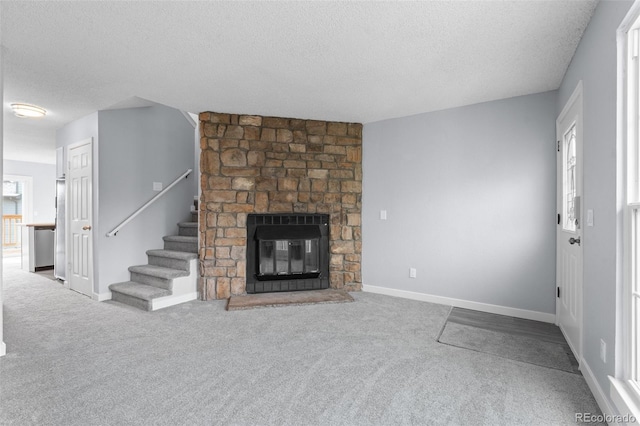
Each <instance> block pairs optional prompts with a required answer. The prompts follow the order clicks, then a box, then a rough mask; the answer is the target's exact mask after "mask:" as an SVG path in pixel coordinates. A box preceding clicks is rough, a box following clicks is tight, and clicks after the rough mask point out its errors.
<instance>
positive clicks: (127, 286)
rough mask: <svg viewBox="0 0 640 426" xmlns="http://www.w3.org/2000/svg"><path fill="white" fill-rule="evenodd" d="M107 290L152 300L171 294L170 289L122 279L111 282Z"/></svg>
mask: <svg viewBox="0 0 640 426" xmlns="http://www.w3.org/2000/svg"><path fill="white" fill-rule="evenodd" d="M109 290H111V291H116V292H118V293H122V294H126V295H127V296H131V297H135V298H138V299H142V300H152V299H155V298H158V297H163V296H170V295H171V294H172V292H171V290H165V289H163V288H158V287H154V286H151V285H146V284H140V283H137V282H135V281H124V282H121V283H115V284H111V285H110V286H109Z"/></svg>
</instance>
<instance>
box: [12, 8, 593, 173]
mask: <svg viewBox="0 0 640 426" xmlns="http://www.w3.org/2000/svg"><path fill="white" fill-rule="evenodd" d="M596 3H597V2H596V1H579V0H578V1H576V0H572V1H563V0H554V1H541V0H536V1H528V0H518V1H485V0H476V1H422V2H344V1H343V2H324V1H323V2H311V1H307V2H213V1H200V2H190V1H163V2H150V1H134V2H126V1H125V2H122V1H118V2H106V1H84V2H59V1H48V2H36V1H24V2H12V1H1V2H0V8H1V9H0V12H1V15H2V16H1V20H2V21H1V30H2V44H3V46H4V65H5V68H4V70H5V76H4V77H5V78H4V80H5V89H4V101H5V102H4V117H5V158H12V159H23V160H30V161H43V162H44V161H48V162H53V161H54V155H53V151H52V150H53V148H54V144H55V142H54V140H55V130H56V129H57V128H59V127H61V126H62V125H64V124H66V123H68V122H70V121H73V120H75V119H77V118H79V117H82V116H84V115H86V114H89V113H92V112H94V111H96V110H100V109H105V108H107V107H110V106H112V105H115V104H119V103H122V102H124V103H125V104H126V103H127V102H129V101H128V100H130V99H132V98H134V97H138V98H143V99H147V100H150V101H153V102H158V103H162V104H166V105H170V106H173V107H175V108H179V109H182V110H185V111H189V112H193V113H198V112H200V111H206V110H213V111H219V112H237V113H248V114H260V115H275V116H285V117H300V118H315V119H322V120H338V121H357V122H363V123H367V122H372V121H377V120H382V119H387V118H393V117H400V116H406V115H412V114H418V113H422V112H427V111H434V110H439V109H445V108H450V107H456V106H461V105H468V104H473V103H478V102H484V101H489V100H494V99H502V98H508V97H513V96H519V95H524V94H530V93H536V92H542V91H547V90H554V89H557V88H558V86H559V84H560V81H561V79H562V77H563V75H564V72H565V70H566V68H567V66H568V64H569V62H570V60H571V57H572V55H573V52H574V51H575V48H576V46H577V43H578V41H579V39H580V37H581V35H582V32H583V31H584V28H585V27H586V25H587V23H588V21H589V19H590V17H591V15H592V13H593V10H594V8H595V6H596ZM17 101H22V102H28V103H34V104H38V105H40V106H43V107H45V108H46V109H48V110H49V111H50V114H49V115H48V116H47V117H46V118H44V119H40V120H25V119H18V118H16V117H14V116H13V115H12V114H11V112H10V110H9V106H8V105H9V103H11V102H17Z"/></svg>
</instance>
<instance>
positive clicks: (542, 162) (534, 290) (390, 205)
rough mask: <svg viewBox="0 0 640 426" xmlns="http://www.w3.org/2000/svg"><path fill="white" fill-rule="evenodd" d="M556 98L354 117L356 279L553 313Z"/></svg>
mask: <svg viewBox="0 0 640 426" xmlns="http://www.w3.org/2000/svg"><path fill="white" fill-rule="evenodd" d="M556 95H557V93H556V92H547V93H541V94H535V95H529V96H523V97H517V98H512V99H506V100H501V101H494V102H488V103H483V104H477V105H471V106H467V107H462V108H455V109H450V110H445V111H439V112H432V113H426V114H421V115H416V116H411V117H405V118H399V119H393V120H385V121H380V122H375V123H369V124H365V126H364V134H363V171H364V173H363V174H364V181H363V197H362V198H363V232H362V235H363V284H364V285H365V286H367V285H373V286H380V287H387V288H392V289H399V290H407V291H412V292H417V293H425V294H430V295H437V296H443V297H450V298H457V299H463V300H468V301H474V302H481V303H489V304H494V305H500V306H505V307H510V308H517V309H526V310H532V311H538V312H544V313H554V312H555V297H554V296H555V210H556V208H555V203H556V201H555V193H556V190H555V167H556V156H555V149H554V143H555V142H554V141H555V114H556V113H555V105H556ZM383 209H384V210H387V212H388V220H386V221H383V220H380V219H379V215H380V210H383ZM410 267H414V268H416V269H417V278H409V268H410Z"/></svg>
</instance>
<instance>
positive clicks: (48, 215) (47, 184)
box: [4, 160, 56, 223]
mask: <svg viewBox="0 0 640 426" xmlns="http://www.w3.org/2000/svg"><path fill="white" fill-rule="evenodd" d="M4 174H6V175H18V176H31V177H32V178H33V222H37V223H53V222H54V220H55V218H56V207H55V198H56V166H55V164H42V163H30V162H26V161H14V160H4Z"/></svg>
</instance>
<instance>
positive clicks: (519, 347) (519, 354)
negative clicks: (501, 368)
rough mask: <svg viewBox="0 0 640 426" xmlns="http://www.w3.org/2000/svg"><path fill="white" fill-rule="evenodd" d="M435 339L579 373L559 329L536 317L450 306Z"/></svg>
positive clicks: (452, 344)
mask: <svg viewBox="0 0 640 426" xmlns="http://www.w3.org/2000/svg"><path fill="white" fill-rule="evenodd" d="M437 340H438V342H440V343H444V344H446V345H450V346H456V347H459V348H463V349H469V350H473V351H476V352H483V353H486V354H491V355H496V356H499V357H502V358H507V359H511V360H514V361H521V362H526V363H528V364H533V365H538V366H541V367H547V368H553V369H556V370H562V371H566V372H568V373H574V374H581V373H580V371H579V369H578V366H579V365H578V362H577V361H576V359H575V357H574V356H573V352H572V351H571V348H570V347H569V345H568V344H567V342H566V340H565V339H564V336H563V335H562V332H561V331H560V329H559V328H558V327H557V326H555V325H553V324H548V323H544V322H539V321H532V320H526V319H521V318H513V317H509V316H505V315H497V314H489V313H486V312H478V311H472V310H469V309H462V308H452V309H451V312H450V313H449V317H448V318H447V321H446V322H445V325H444V327H443V328H442V331H441V332H440V335H439V336H438V339H437Z"/></svg>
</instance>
